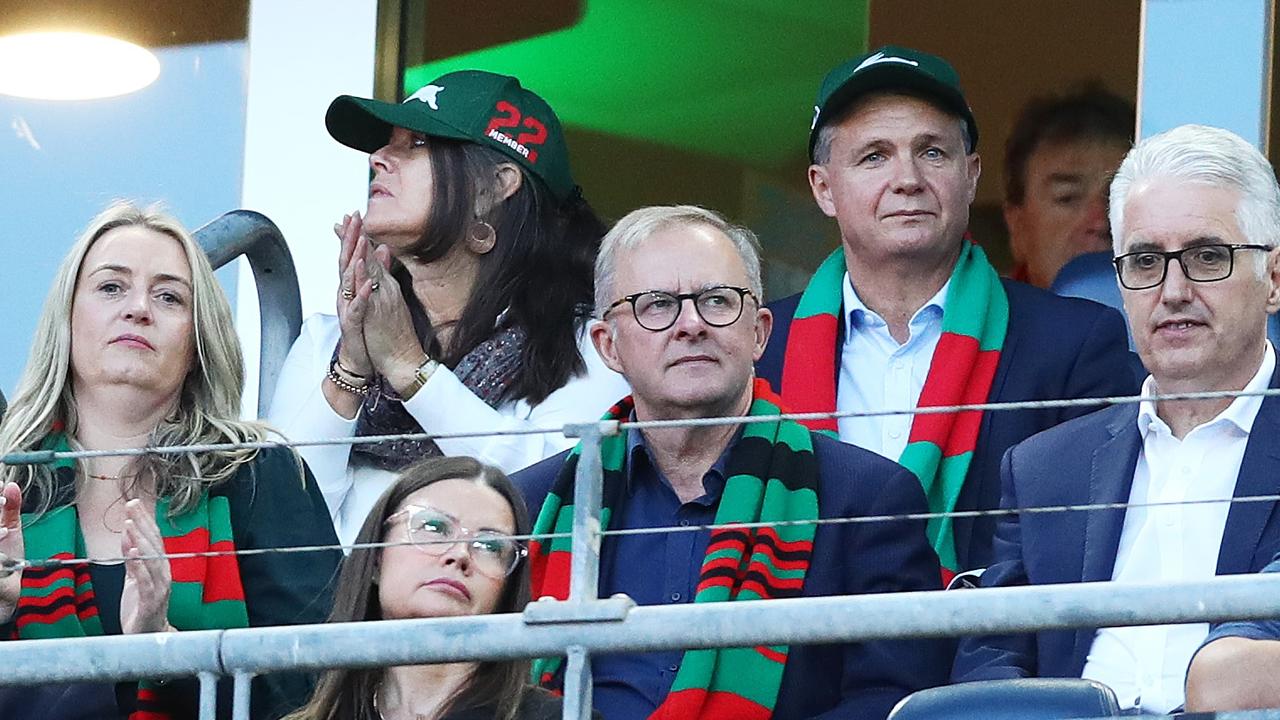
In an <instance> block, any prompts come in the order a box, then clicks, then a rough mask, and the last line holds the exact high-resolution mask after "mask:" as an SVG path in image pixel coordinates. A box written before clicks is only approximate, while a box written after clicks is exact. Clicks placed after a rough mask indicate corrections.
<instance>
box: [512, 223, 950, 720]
mask: <svg viewBox="0 0 1280 720" xmlns="http://www.w3.org/2000/svg"><path fill="white" fill-rule="evenodd" d="M760 285H761V283H760V259H759V254H758V248H757V244H756V240H755V236H754V235H752V233H751V232H750V231H749V230H747V229H745V228H741V227H736V226H734V225H731V224H729V223H727V222H726V221H725V220H724V219H723V218H721V217H720V216H718V215H716V214H715V213H712V212H709V211H707V210H703V209H701V208H697V207H690V206H682V207H654V208H645V209H642V210H637V211H635V212H633V213H631V214H630V215H627V216H626V217H624V218H623V219H622V220H620V221H619V222H618V224H617V225H616V226H614V228H613V229H612V230H611V231H610V232H609V234H608V235H606V236H605V238H604V240H603V242H602V246H601V250H600V255H599V258H598V259H597V261H596V307H597V308H598V312H599V317H600V318H601V319H600V320H599V321H597V322H596V323H594V324H593V325H592V327H591V329H590V332H591V339H592V341H593V342H594V343H595V346H596V349H597V350H598V351H599V352H600V356H601V358H602V359H603V360H604V362H605V364H606V365H608V366H609V367H610V368H612V369H614V370H615V371H617V372H619V373H621V374H622V375H623V376H624V377H625V378H626V379H627V381H628V382H629V383H630V385H631V387H632V391H633V395H632V396H631V397H630V398H627V399H626V400H624V401H623V402H620V403H619V404H618V405H617V406H616V407H615V408H614V410H613V411H612V412H611V413H610V417H612V418H614V419H618V420H623V421H626V420H637V421H649V420H691V419H699V418H715V417H734V416H743V415H774V414H777V412H778V408H777V402H778V401H777V398H776V397H775V396H774V395H773V393H772V392H771V391H770V390H769V387H768V385H767V384H766V383H763V382H760V381H756V380H755V379H754V371H753V368H752V365H753V363H754V362H755V360H756V359H758V358H759V356H760V353H761V352H762V351H763V349H764V346H765V343H766V341H767V340H768V338H769V331H770V329H771V327H772V315H771V313H770V312H769V310H768V309H766V308H764V307H763V306H762V305H761V289H760ZM601 450H602V452H601V460H602V465H603V467H604V486H603V494H602V497H603V505H604V508H605V512H604V513H603V522H604V524H605V526H606V528H607V529H608V530H614V529H638V528H665V530H662V531H657V530H655V532H654V533H653V534H634V535H632V534H628V535H615V536H606V537H605V538H604V541H603V543H602V545H601V547H600V591H601V595H602V596H606V597H607V596H609V595H612V594H613V593H619V592H621V593H626V594H627V595H629V596H631V597H632V598H633V599H635V600H636V602H638V603H640V604H642V605H662V604H671V603H689V602H699V603H701V602H709V601H715V602H733V601H740V600H761V599H765V600H768V599H773V598H786V597H796V596H819V595H849V594H858V593H871V592H894V591H906V590H927V589H937V588H938V586H939V584H940V582H939V567H938V559H937V556H936V555H935V554H934V552H933V551H932V550H931V549H930V547H929V544H928V542H927V541H926V539H925V531H924V529H925V526H924V523H923V522H921V521H906V520H895V521H886V522H874V523H870V522H868V523H857V524H853V523H833V524H824V523H822V522H821V521H822V520H823V519H830V518H857V517H863V516H873V515H875V516H883V515H888V516H892V515H903V514H910V513H920V512H924V510H925V498H924V493H923V491H922V490H921V488H920V484H919V483H918V482H917V481H916V480H915V479H914V478H913V477H912V476H911V475H910V474H908V472H907V471H906V470H905V469H903V468H902V467H900V466H898V465H896V464H894V463H892V462H890V461H889V460H886V459H884V458H882V457H879V456H877V455H875V454H873V453H871V452H868V451H866V450H863V449H862V448H857V447H854V446H852V445H846V444H843V443H840V442H839V441H837V440H835V439H833V438H829V437H826V436H824V435H821V434H817V433H813V432H810V431H809V430H808V429H806V428H805V427H803V426H802V425H799V424H797V423H794V422H790V421H783V422H776V421H774V422H760V423H749V424H741V423H730V424H719V425H703V426H696V427H693V426H683V427H663V428H654V427H650V428H645V429H642V430H630V431H626V432H624V433H622V434H620V435H616V436H612V437H606V438H604V440H603V447H602V449H601ZM577 462H578V455H577V454H576V452H575V453H574V454H567V455H560V456H557V457H554V458H551V459H549V460H546V461H544V462H542V463H539V464H537V465H534V466H533V467H531V468H529V469H528V470H525V471H523V472H521V473H519V474H517V475H516V476H515V478H514V479H515V481H516V484H517V485H518V486H519V487H520V488H521V490H522V491H523V492H524V494H525V497H526V499H527V500H528V502H529V507H530V508H533V510H534V514H535V515H537V517H538V522H537V524H536V526H535V528H534V533H535V535H536V534H538V533H544V532H551V531H556V530H563V529H564V528H566V527H568V524H569V522H570V519H571V517H572V510H573V508H572V502H573V481H574V469H575V466H576V464H577ZM726 523H763V524H764V527H760V528H759V529H753V530H749V531H748V530H741V529H737V530H729V529H712V528H711V527H709V526H711V525H724V524H726ZM568 546H569V543H568V541H562V540H553V541H550V542H546V543H539V542H535V543H533V544H532V545H531V547H530V562H531V567H532V574H533V586H534V587H533V590H534V596H535V597H538V596H545V595H551V596H555V597H561V598H563V597H564V596H565V594H566V592H567V590H568V586H569V578H568V574H567V568H568V567H569V560H568V549H569V547H568ZM950 651H951V643H949V642H943V641H935V640H920V641H882V642H865V643H856V644H852V643H851V644H843V645H823V646H812V647H798V646H797V647H786V646H774V647H757V648H747V649H720V650H689V651H681V650H670V651H663V652H654V653H646V654H642V655H635V654H632V655H605V656H601V657H597V658H593V659H592V672H593V676H594V678H595V685H596V694H595V699H596V702H595V706H596V708H597V709H599V710H600V711H601V712H602V713H603V714H604V716H605V717H606V718H608V719H609V720H642V719H643V718H649V717H658V718H671V719H672V720H675V719H677V718H679V719H681V720H683V719H685V718H694V719H696V718H728V717H734V718H774V719H775V720H783V719H787V718H796V719H798V718H811V717H815V716H818V715H823V716H824V717H840V718H884V717H885V716H886V715H887V714H888V712H889V710H890V709H891V708H892V707H893V705H894V703H896V702H897V701H898V700H899V699H900V698H902V697H903V696H905V695H906V694H908V693H909V692H911V691H913V690H916V689H920V688H923V687H928V686H931V685H936V684H939V683H940V682H942V681H943V680H945V678H946V672H947V668H948V667H949V665H950V658H951V652H950ZM559 670H560V668H559V663H558V661H539V662H538V663H536V664H535V675H536V676H537V677H539V678H542V679H543V680H544V681H545V682H547V683H548V684H551V685H555V684H557V683H558V682H559V680H560V676H559Z"/></svg>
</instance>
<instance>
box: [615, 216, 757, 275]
mask: <svg viewBox="0 0 1280 720" xmlns="http://www.w3.org/2000/svg"><path fill="white" fill-rule="evenodd" d="M618 275H619V276H620V278H621V279H623V280H624V281H625V282H629V283H630V284H635V285H645V286H646V287H644V288H638V289H668V290H669V289H673V288H669V287H660V286H659V285H657V284H655V283H666V284H668V285H675V284H678V285H680V286H682V287H695V288H696V287H699V286H711V285H719V284H725V283H730V284H740V283H741V282H742V281H743V279H744V278H745V276H746V267H745V265H744V264H743V262H742V257H741V256H740V255H739V254H738V252H737V250H736V248H735V247H734V245H733V241H732V240H730V239H729V237H728V236H727V235H725V234H724V233H723V232H721V231H720V230H719V229H717V228H714V227H711V226H709V225H704V224H702V223H680V224H673V225H668V226H665V227H662V228H660V229H658V230H657V231H655V232H653V233H651V234H650V235H649V236H648V237H646V238H644V239H643V240H641V241H640V242H639V243H637V244H636V245H634V246H632V247H630V248H626V249H624V250H623V251H622V252H621V253H619V258H618Z"/></svg>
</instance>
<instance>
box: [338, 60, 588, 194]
mask: <svg viewBox="0 0 1280 720" xmlns="http://www.w3.org/2000/svg"><path fill="white" fill-rule="evenodd" d="M324 124H325V127H326V128H328V129H329V134H330V135H332V136H333V139H335V140H337V141H338V142H340V143H342V144H343V145H346V146H348V147H352V148H355V149H356V150H361V151H363V152H367V153H372V152H373V151H375V150H377V149H378V148H380V147H382V146H384V145H386V144H387V140H388V138H390V137H391V128H393V127H402V128H405V129H406V130H412V131H414V132H420V133H423V134H425V135H431V136H434V137H444V138H453V139H455V140H468V141H470V142H473V143H476V144H479V145H485V146H487V147H491V148H493V149H495V150H497V151H498V152H501V153H503V154H504V155H506V156H507V157H509V158H511V159H512V160H514V161H515V162H516V163H517V164H519V165H520V166H522V167H523V168H524V169H526V170H528V171H529V172H530V173H531V174H532V175H533V176H534V177H536V178H539V179H541V180H542V182H543V183H545V184H546V186H547V188H548V189H549V190H551V194H552V195H554V196H555V197H556V199H558V200H559V201H561V202H564V201H565V200H567V199H568V198H569V197H570V196H571V195H573V193H574V191H575V190H576V189H577V185H576V184H575V183H574V182H573V176H572V175H571V174H570V172H569V150H568V148H567V147H566V145H565V142H564V129H563V128H562V127H561V126H560V119H559V118H557V117H556V114H555V112H554V111H553V110H552V109H551V106H550V105H548V104H547V103H546V101H545V100H543V99H542V98H540V97H538V96H537V95H535V94H534V93H532V92H530V91H528V90H526V89H524V88H523V87H521V86H520V81H519V80H517V79H515V78H513V77H511V76H510V75H498V74H496V73H491V72H485V71H483V70H459V71H457V72H451V73H447V74H445V75H441V76H440V77H438V78H436V79H435V80H432V81H431V82H429V83H427V84H426V85H424V86H423V87H421V88H419V89H418V91H417V92H415V93H413V94H412V95H410V96H409V97H408V98H406V99H405V101H404V102H402V103H398V104H397V103H389V102H383V101H381V100H370V99H367V98H358V97H352V96H351V95H342V96H339V97H338V98H337V99H335V100H334V101H333V102H332V103H330V105H329V111H328V112H326V113H325V116H324Z"/></svg>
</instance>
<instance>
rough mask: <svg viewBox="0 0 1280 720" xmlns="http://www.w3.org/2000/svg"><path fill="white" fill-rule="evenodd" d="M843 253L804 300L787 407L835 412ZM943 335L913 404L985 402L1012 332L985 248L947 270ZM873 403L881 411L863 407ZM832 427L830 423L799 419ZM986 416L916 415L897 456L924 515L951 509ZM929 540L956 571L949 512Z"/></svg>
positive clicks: (793, 336)
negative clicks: (924, 501) (922, 499)
mask: <svg viewBox="0 0 1280 720" xmlns="http://www.w3.org/2000/svg"><path fill="white" fill-rule="evenodd" d="M844 277H845V264H844V255H843V253H842V252H841V251H840V250H836V251H835V252H833V253H831V255H830V256H829V257H827V259H826V260H825V261H823V263H822V265H821V266H819V268H818V270H817V272H816V273H814V275H813V278H812V279H811V280H810V281H809V285H808V287H806V288H805V291H804V294H803V295H801V296H800V303H799V305H798V306H797V308H796V314H795V318H794V319H793V320H792V324H791V333H790V336H789V337H788V338H787V347H786V353H785V355H784V358H783V366H782V388H781V392H782V402H783V404H784V405H785V406H786V408H787V410H788V411H790V412H801V413H803V412H834V411H835V409H836V387H837V385H836V383H837V380H836V377H837V371H836V362H837V358H838V357H839V355H840V349H839V348H837V347H836V346H835V345H836V338H837V337H839V335H838V333H839V327H840V325H839V324H840V322H842V317H843V314H844V313H843V309H842V301H843V298H844V288H843V287H842V285H843V283H844ZM950 283H951V284H950V287H949V288H948V290H947V300H946V307H945V308H944V310H943V312H942V337H941V338H939V340H938V347H937V349H936V350H934V354H933V359H932V361H931V362H930V363H929V374H928V375H927V376H926V377H925V381H924V387H923V388H922V389H921V391H920V400H919V402H918V403H917V406H918V407H930V406H940V405H969V404H979V403H984V402H987V399H988V396H989V394H990V392H991V385H992V382H993V381H994V380H995V374H996V367H997V366H998V365H999V362H1000V350H1001V348H1003V346H1004V340H1005V335H1006V333H1007V332H1008V330H1009V298H1008V296H1007V295H1006V294H1005V291H1004V286H1003V285H1001V284H1000V278H999V276H997V275H996V271H995V268H993V267H991V263H990V262H988V261H987V256H986V254H985V253H983V251H982V248H980V247H978V246H977V245H975V244H973V243H971V242H968V241H965V242H964V245H963V247H962V248H961V251H960V258H959V260H957V262H956V267H955V270H953V271H952V273H951V280H950ZM868 409H879V408H868ZM805 424H806V425H808V426H809V427H810V428H811V429H813V430H820V431H824V432H828V433H832V434H834V433H836V432H837V431H838V425H837V423H836V421H835V420H817V421H809V422H806V423H805ZM981 424H982V413H980V412H965V413H953V414H947V415H916V416H915V418H914V420H913V421H912V423H911V434H910V436H909V438H908V442H907V446H906V448H905V449H904V450H903V451H902V456H901V457H899V458H898V462H899V463H901V464H902V465H903V466H905V467H906V468H907V469H908V470H910V471H911V472H912V473H914V474H915V476H916V477H917V478H919V480H920V484H921V485H922V486H923V487H924V491H925V496H926V497H927V498H928V501H929V511H930V512H935V513H945V512H952V511H954V510H955V508H956V501H957V499H958V498H959V497H960V488H961V487H962V486H963V485H964V478H965V475H966V474H967V473H968V471H969V461H970V460H971V459H972V458H973V450H974V448H975V447H977V444H978V428H979V427H980V426H981ZM928 535H929V542H930V543H931V544H932V545H933V548H934V550H936V551H937V553H938V558H939V559H940V560H941V561H942V566H943V568H944V573H948V574H949V573H954V572H955V571H957V570H960V569H961V568H960V567H959V562H958V560H957V558H956V547H955V536H954V533H953V531H952V522H951V518H939V519H935V520H931V521H930V522H929V526H928Z"/></svg>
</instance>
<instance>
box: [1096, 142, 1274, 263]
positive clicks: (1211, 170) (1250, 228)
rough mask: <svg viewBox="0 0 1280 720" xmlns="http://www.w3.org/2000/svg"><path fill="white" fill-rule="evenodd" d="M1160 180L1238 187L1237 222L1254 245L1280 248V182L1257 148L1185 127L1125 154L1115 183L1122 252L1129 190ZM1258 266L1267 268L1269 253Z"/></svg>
mask: <svg viewBox="0 0 1280 720" xmlns="http://www.w3.org/2000/svg"><path fill="white" fill-rule="evenodd" d="M1156 178H1172V179H1177V180H1184V181H1186V182H1191V183H1197V184H1201V185H1208V186H1213V187H1221V188H1225V189H1230V190H1236V191H1237V192H1239V193H1240V203H1239V205H1238V206H1237V207H1236V222H1237V223H1239V225H1240V230H1241V232H1243V233H1244V235H1245V237H1246V238H1248V240H1249V242H1250V243H1253V244H1257V245H1265V246H1267V247H1269V248H1274V247H1275V246H1276V234H1277V232H1280V185H1277V183H1276V176H1275V172H1274V171H1273V170H1272V169H1271V164H1270V163H1268V162H1267V159H1266V158H1265V157H1263V155H1262V153H1260V152H1258V149H1257V148H1255V147H1254V146H1253V145H1251V144H1249V143H1248V142H1247V141H1246V140H1245V139H1244V138H1242V137H1240V136H1239V135H1236V134H1235V133H1233V132H1230V131H1227V130H1223V129H1221V128H1215V127H1208V126H1206V125H1182V126H1179V127H1176V128H1174V129H1172V130H1167V131H1165V132H1162V133H1160V134H1159V135H1152V136H1151V137H1149V138H1146V139H1145V140H1142V141H1140V142H1139V143H1138V144H1137V145H1135V146H1134V147H1133V149H1132V150H1130V151H1129V154H1128V155H1126V156H1125V158H1124V162H1122V163H1121V164H1120V169H1119V170H1117V171H1116V176H1115V179H1114V180H1113V181H1112V182H1111V198H1110V200H1111V208H1110V215H1111V217H1110V220H1111V231H1112V235H1113V237H1114V239H1113V240H1112V249H1113V251H1114V252H1115V254H1117V255H1118V254H1120V249H1121V243H1122V242H1123V241H1124V235H1125V234H1124V211H1125V202H1126V201H1127V200H1128V198H1129V191H1130V190H1131V189H1132V188H1133V186H1134V185H1140V184H1142V183H1144V182H1149V181H1151V180H1153V179H1156ZM1260 259H1261V262H1260V263H1259V267H1260V268H1262V269H1263V270H1264V271H1265V268H1266V256H1265V255H1260Z"/></svg>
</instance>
